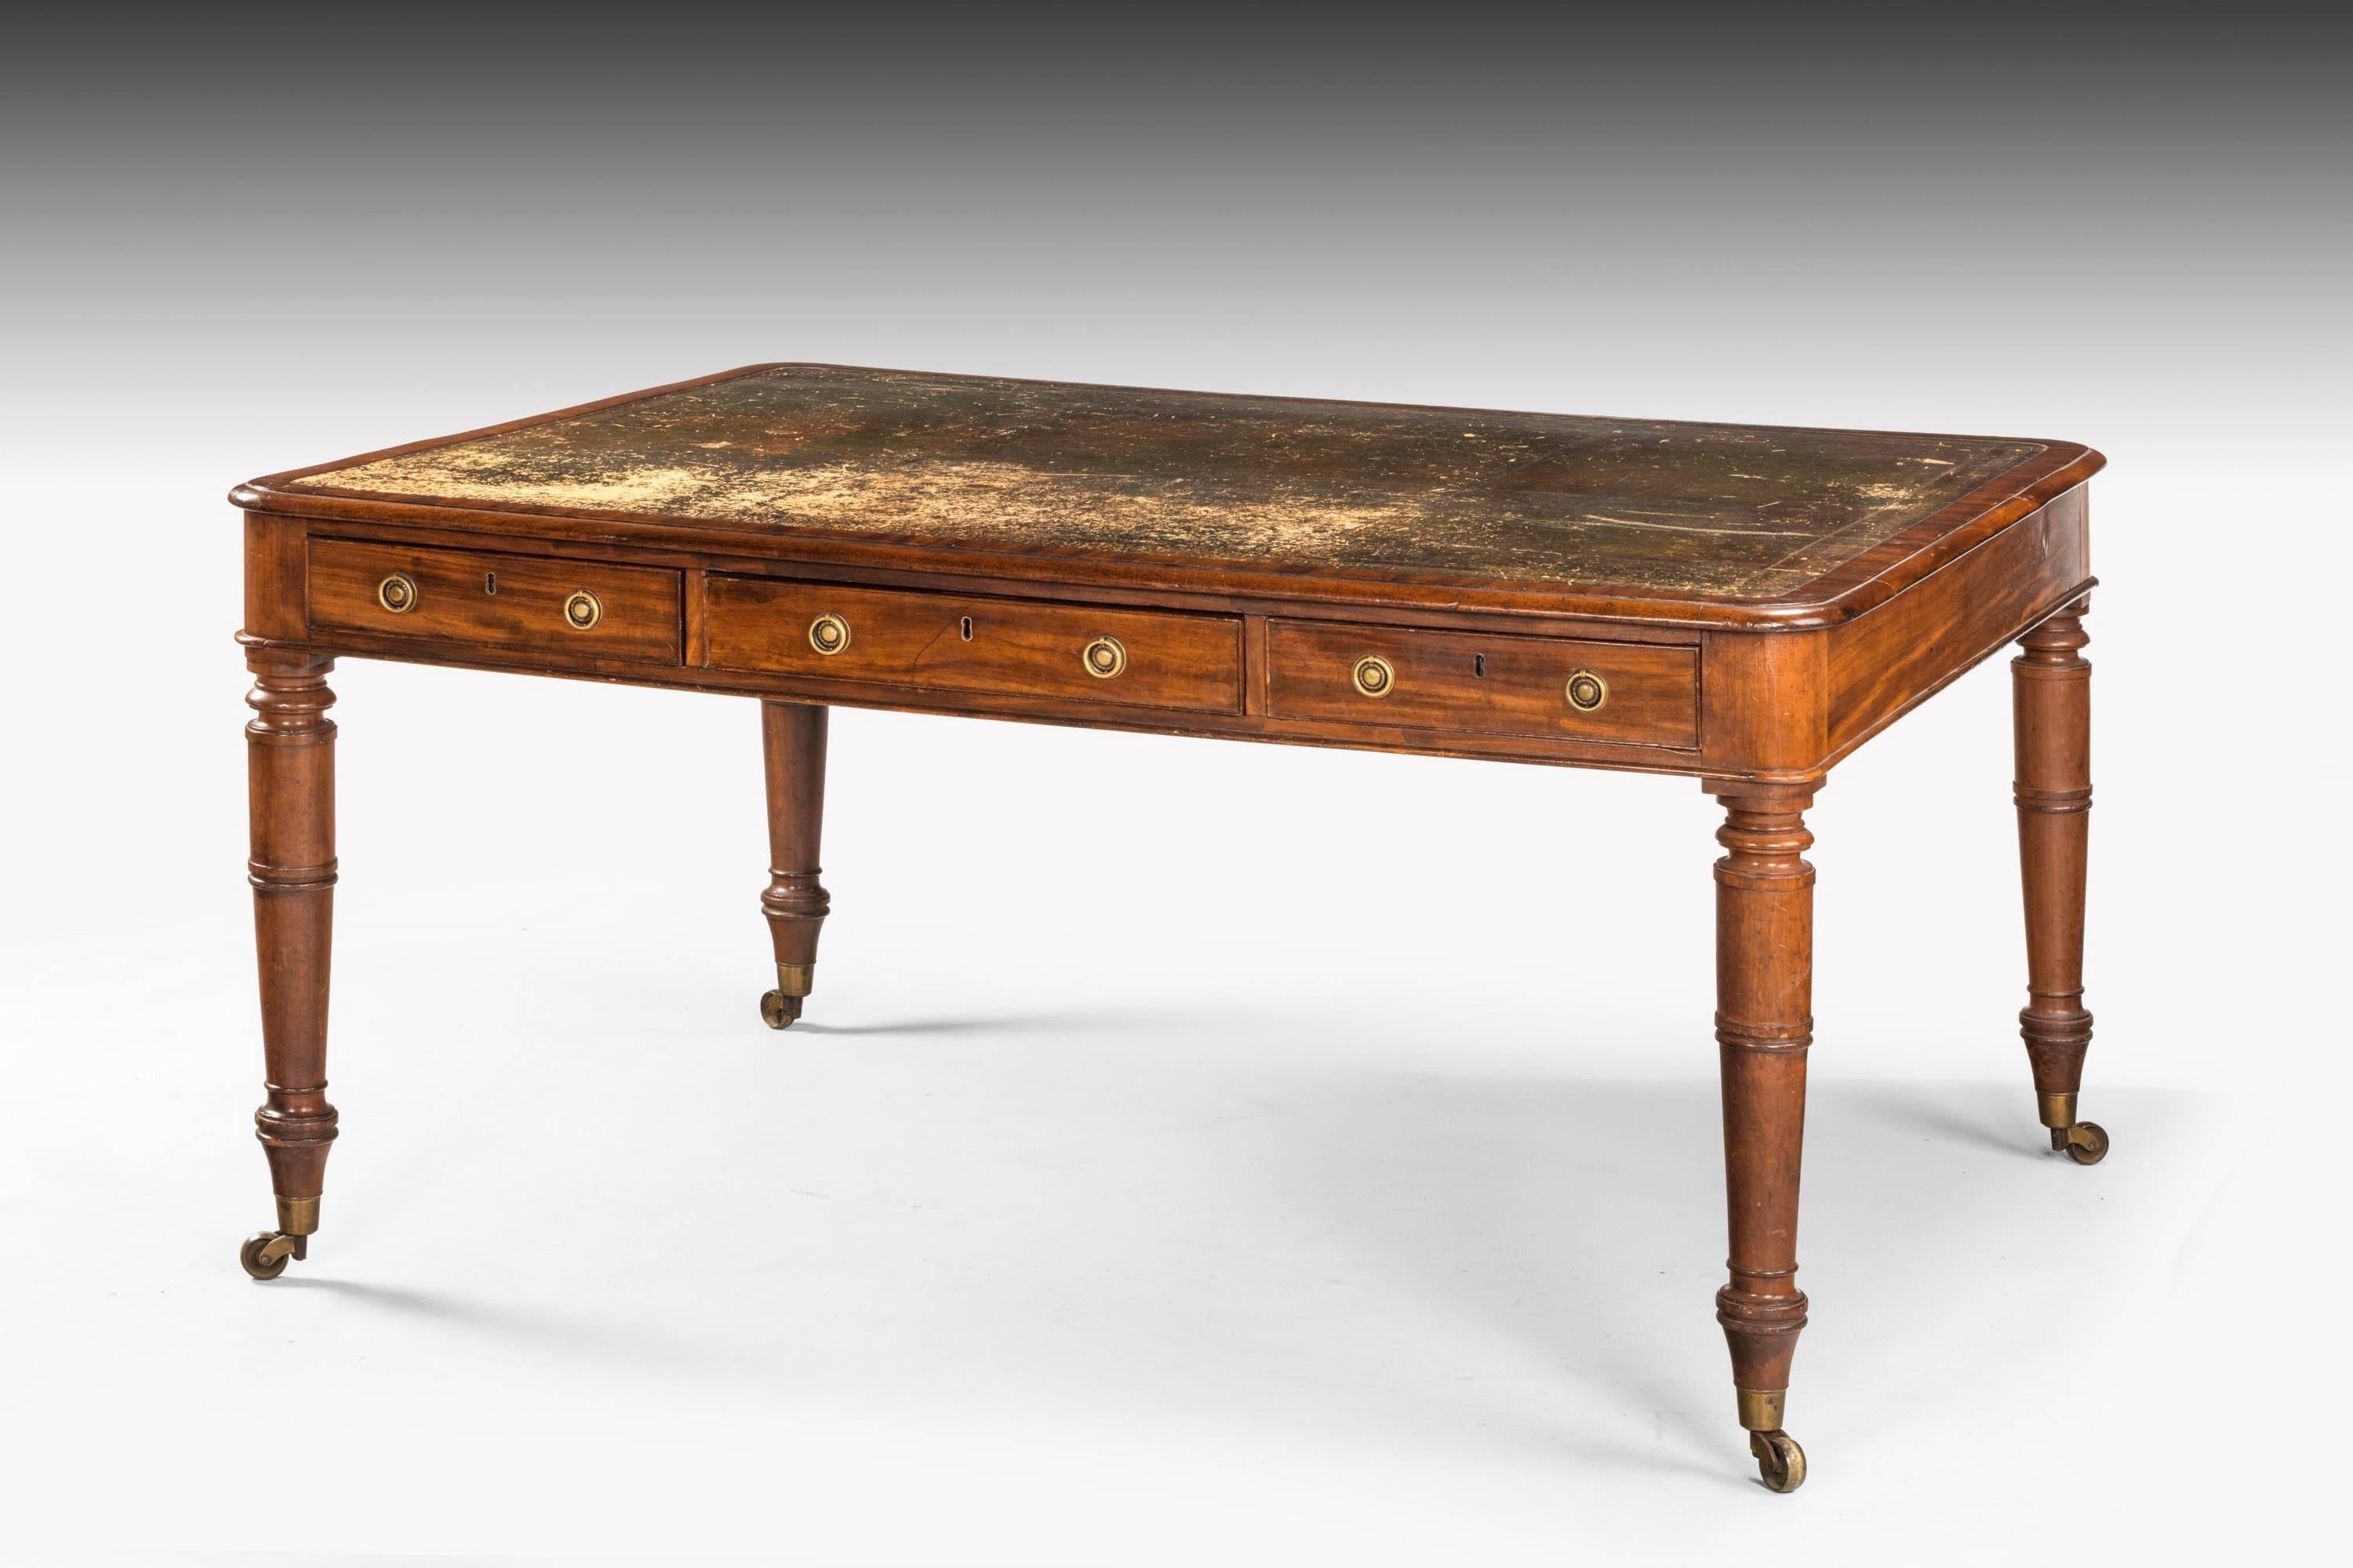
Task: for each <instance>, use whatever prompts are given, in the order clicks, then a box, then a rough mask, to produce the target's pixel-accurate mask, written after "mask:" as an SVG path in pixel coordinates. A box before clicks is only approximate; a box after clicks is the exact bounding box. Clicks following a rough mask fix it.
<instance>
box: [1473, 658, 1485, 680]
mask: <svg viewBox="0 0 2353 1568" xmlns="http://www.w3.org/2000/svg"><path fill="white" fill-rule="evenodd" d="M1471 673H1472V674H1473V675H1476V676H1478V677H1479V678H1480V679H1481V680H1482V681H1483V680H1485V679H1486V678H1487V656H1486V655H1485V654H1484V653H1473V654H1472V655H1471Z"/></svg>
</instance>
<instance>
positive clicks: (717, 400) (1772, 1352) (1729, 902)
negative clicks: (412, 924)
mask: <svg viewBox="0 0 2353 1568" xmlns="http://www.w3.org/2000/svg"><path fill="white" fill-rule="evenodd" d="M2102 461H2103V460H2102V459H2101V457H2100V455H2099V454H2098V453H2096V452H2094V451H2092V450H2088V449H2087V448H2084V447H2082V446H2078V445H2074V444H2073V443H2070V442H2064V441H2046V440H1993V439H1985V438H1978V437H1960V436H1928V435H1896V434H1887V433H1881V432H1873V431H1857V430H1815V429H1781V428H1774V427H1756V426H1732V425H1708V424H1687V423H1671V422H1661V421H1655V420H1643V419H1609V418H1564V417H1560V416H1556V415H1546V414H1515V413H1498V412H1493V411H1488V410H1472V409H1461V408H1412V407H1394V406H1387V405H1374V404H1363V403H1340V402H1320V401H1307V400H1301V399H1293V398H1276V397H1217V396H1208V395H1204V394H1199V393H1190V392H1164V391H1143V390H1135V389H1131V388H1122V387H1086V386H1065V385H1058V384H1053V383H1047V382H1037V381H1014V380H1004V379H997V378H987V377H974V376H932V375H918V374H911V373H907V372H901V371H883V370H857V369H844V368H839V367H836V366H821V365H797V364H795V365H764V366H753V367H751V368H748V369H744V370H737V371H731V372H728V373H726V374H723V375H720V376H710V377H707V378H705V379H702V380H699V381H690V382H682V383H680V384H678V385H675V386H670V387H658V388H655V389H653V390H651V391H648V392H640V393H636V394H633V395H631V396H628V397H616V398H613V399H610V400H608V401H606V402H600V403H591V404H586V405H584V406H582V407H579V408H570V409H565V410H564V411H562V412H559V413H555V414H550V415H544V416H542V417H540V418H532V419H523V420H520V421H517V422H515V423H513V424H509V425H500V426H495V427H492V428H491V429H483V430H476V431H473V432H470V433H469V434H465V435H460V436H453V437H448V438H446V439H443V440H429V441H421V442H417V443H416V444H413V445H409V446H404V447H395V448H392V449H389V450H384V451H379V452H374V453H370V454H368V455H365V456H363V457H356V458H351V459H347V460H345V461H341V462H334V463H326V464H322V465H320V466H318V467H315V468H306V469H300V470H296V471H291V472H288V473H281V474H276V475H273V476H271V477H269V478H267V479H260V480H256V481H253V482H250V483H248V484H243V485H239V486H238V487H237V489H236V490H235V491H234V492H232V493H231V500H232V501H233V502H234V503H235V504H236V505H237V506H238V507H239V508H241V509H242V511H243V513H244V517H245V630H243V632H242V633H241V634H240V636H239V641H241V642H243V644H244V645H245V649H246V657H247V662H248V665H249V666H250V668H251V671H252V673H253V677H254V684H253V689H252V692H251V694H249V695H248V698H247V701H248V703H249V704H250V705H251V706H252V708H253V710H254V717H253V719H252V721H251V722H250V723H249V724H248V726H247V735H248V739H249V741H250V746H249V759H250V771H251V794H252V843H253V855H252V861H251V880H252V884H253V890H254V926H255V935H256V939H257V946H258V949H259V962H260V974H261V1016H262V1036H263V1049H264V1052H265V1054H266V1058H267V1065H268V1096H269V1097H268V1101H267V1103H265V1104H264V1105H263V1106H262V1107H261V1108H260V1109H259V1111H258V1112H257V1113H256V1117H255V1121H256V1125H257V1128H258V1131H259V1137H260V1139H261V1143H262V1146H263V1149H264V1150H265V1151H266V1153H267V1155H268V1157H269V1172H270V1179H271V1184H272V1187H273V1189H274V1191H275V1192H276V1196H277V1227H276V1228H275V1229H274V1230H270V1231H265V1232H263V1233H262V1234H259V1235H257V1236H255V1237H253V1238H252V1239H251V1240H249V1241H248V1242H247V1243H246V1244H245V1245H244V1248H243V1250H242V1255H241V1256H242V1261H243V1263H244V1266H245V1267H246V1269H247V1271H248V1273H250V1274H251V1275H253V1276H254V1277H257V1278H261V1279H269V1278H274V1277H277V1276H278V1275H280V1274H281V1273H282V1272H284V1270H285V1268H286V1266H287V1264H288V1261H289V1260H290V1259H292V1258H301V1257H304V1256H306V1255H307V1252H308V1247H309V1243H310V1240H311V1236H312V1235H313V1234H315V1233H316V1232H317V1229H318V1224H319V1195H320V1192H321V1184H322V1175H323V1173H324V1169H325V1165H326V1158H327V1150H328V1149H329V1147H330V1146H331V1144H332V1141H333V1139H334V1138H335V1133H336V1118H335V1111H334V1109H333V1107H331V1106H330V1105H329V1104H328V1103H327V1099H326V1077H325V1065H326V1033H327V974H328V946H329V927H330V920H331V911H332V900H333V890H334V883H335V849H334V765H333V757H334V750H333V746H334V733H335V731H334V726H333V724H332V722H330V720H329V719H328V718H327V716H326V715H327V709H328V707H329V705H331V704H332V702H333V701H334V696H333V694H332V692H330V691H329V690H328V687H327V676H328V673H329V672H330V671H331V670H332V668H333V663H334V661H335V660H336V659H338V658H348V657H359V658H370V659H397V660H406V661H412V662H422V663H430V664H448V665H459V666H464V667H466V668H470V669H478V670H488V671H504V672H508V673H521V674H536V675H565V676H573V677H579V678H585V679H590V680H602V681H618V682H627V683H632V684H638V685H649V686H670V687H676V688H679V689H681V690H690V691H702V692H730V693H736V694H742V695H744V696H748V697H756V698H758V699H759V701H760V712H761V726H762V737H763V742H764V750H765V761H766V768H767V791H768V817H769V822H768V833H769V859H770V866H769V873H768V882H767V886H766V889H765V892H763V893H762V895H761V899H760V903H761V907H762V910H763V912H764V913H765V916H766V918H767V924H768V929H769V933H770V936H771V938H772V939H773V943H774V947H775V953H776V986H775V989H773V990H771V991H768V992H767V993H766V995H765V997H764V998H763V999H762V1004H761V1012H762V1014H763V1016H764V1017H765V1020H766V1022H768V1023H769V1024H770V1025H771V1026H773V1027H776V1028H779V1029H781V1028H785V1027H786V1026H788V1025H789V1024H791V1023H792V1022H793V1021H794V1020H795V1019H796V1018H797V1017H798V1016H799V1015H800V1012H801V1009H802V1007H803V1005H804V1002H805V999H806V998H807V996H808V995H809V994H810V990H811V982H812V980H813V977H814V974H815V964H816V959H817V949H818V930H819V928H820V927H822V926H823V924H824V922H825V917H826V914H827V910H828V897H827V893H826V889H825V887H824V886H823V885H822V884H821V883H820V882H819V880H818V832H819V828H820V826H821V822H822V818H823V809H824V790H825V752H826V718H827V714H828V710H829V709H830V708H831V707H832V706H833V705H851V706H860V707H876V708H893V709H902V710H907V711H912V712H918V713H934V714H963V715H974V716H978V717H989V718H1005V719H1028V720H1033V721H1039V722H1043V723H1049V724H1062V725H1075V726H1082V727H1093V728H1104V729H1125V730H1147V731H1154V732H1158V733H1164V734H1170V735H1187V736H1223V737H1226V738H1229V739H1239V740H1261V741H1286V742H1293V743H1297V744H1302V745H1310V746H1335V747H1355V748H1357V749H1361V750H1368V751H1404V752H1424V753H1436V754H1440V755H1445V756H1451V757H1462V758H1489V759H1493V760H1496V761H1511V762H1543V763H1554V764H1560V765H1565V766H1568V767H1574V768H1625V769H1630V770H1634V771H1638V772H1645V773H1662V774H1677V775H1683V776H1685V777H1690V778H1695V779H1698V780H1699V781H1700V785H1701V788H1702V789H1705V790H1706V791H1707V792H1708V793H1709V794H1711V795H1713V796H1715V798H1716V799H1717V800H1719V801H1720V802H1721V803H1722V806H1723V809H1724V824H1723V826H1722V827H1721V828H1720V829H1719V830H1718V831H1717V832H1716V835H1715V837H1716V840H1717V842H1719V843H1720V844H1721V845H1722V846H1723V850H1724V853H1723V855H1722V857H1721V858H1720V859H1718V860H1717V861H1716V862H1715V899H1716V906H1715V907H1716V950H1715V993H1716V1005H1715V1040H1716V1044H1717V1048H1718V1060H1719V1066H1720V1069H1721V1073H1722V1080H1723V1099H1724V1149H1725V1188H1726V1197H1727V1200H1728V1207H1729V1214H1730V1225H1729V1229H1730V1236H1731V1245H1730V1256H1729V1259H1728V1261H1727V1264H1726V1268H1727V1271H1728V1275H1729V1277H1728V1279H1727V1281H1726V1283H1725V1286H1724V1287H1723V1288H1722V1289H1721V1290H1719V1291H1718V1292H1717V1293H1716V1298H1715V1305H1716V1318H1717V1320H1718V1321H1719V1322H1720V1323H1721V1324H1722V1325H1723V1328H1724V1331H1725V1339H1726V1340H1728V1341H1729V1343H1730V1346H1731V1351H1732V1368H1733V1384H1734V1388H1735V1390H1736V1409H1737V1413H1738V1416H1739V1421H1740V1425H1741V1426H1742V1427H1743V1428H1745V1429H1746V1432H1747V1434H1748V1438H1749V1446H1750V1450H1751V1452H1752V1454H1753V1455H1754V1456H1755V1457H1756V1459H1757V1466H1758V1469H1759V1473H1760V1475H1761V1477H1762V1478H1763V1480H1764V1483H1765V1484H1766V1486H1767V1487H1769V1488H1770V1489H1773V1490H1775V1491H1788V1490H1791V1489H1795V1488H1796V1487H1797V1486H1798V1485H1799V1483H1800V1482H1801V1481H1802V1480H1803V1479H1804V1478H1805V1455H1804V1453H1803V1452H1802V1450H1800V1449H1799V1446H1798V1445H1797V1444H1796V1443H1795V1442H1794V1441H1792V1440H1791V1439H1790V1437H1789V1436H1788V1434H1787V1432H1785V1431H1784V1430H1783V1419H1782V1409H1783V1403H1784V1397H1785V1394H1786V1392H1787V1390H1788V1381H1789V1365H1790V1361H1791V1358H1792V1355H1793V1353H1794V1352H1795V1351H1796V1349H1797V1344H1798V1336H1799V1330H1802V1329H1803V1328H1804V1327H1805V1325H1806V1298H1805V1295H1804V1293H1803V1292H1801V1291H1800V1290H1799V1288H1798V1283H1797V1272H1798V1260H1797V1251H1796V1247H1797V1226H1798V1177H1799V1152H1800V1145H1801V1142H1802V1127H1803V1122H1804V1116H1805V1088H1806V1053H1807V1047H1808V1044H1810V1040H1811V1035H1812V1020H1811V1016H1810V1001H1811V996H1810V992H1811V983H1812V941H1813V884H1814V873H1813V868H1812V867H1811V866H1810V865H1809V864H1808V863H1807V862H1806V861H1805V860H1804V859H1803V858H1802V856H1803V853H1804V851H1805V849H1806V847H1807V846H1808V845H1809V844H1810V843H1811V842H1812V837H1811V835H1810V833H1809V832H1807V830H1806V820H1805V813H1806V811H1807V810H1808V808H1809V807H1810V805H1811V803H1812V800H1813V797H1814V793H1815V791H1816V790H1818V789H1820V788H1821V787H1822V783H1823V780H1824V779H1825V778H1826V777H1827V775H1828V774H1829V772H1830V769H1831V766H1832V765H1833V764H1835V763H1836V762H1838V761H1839V759H1840V758H1843V757H1845V756H1846V755H1847V754H1848V753H1849V752H1852V750H1854V748H1855V747H1858V746H1861V745H1862V743H1863V742H1864V741H1866V740H1868V739H1870V738H1871V737H1872V736H1873V735H1876V734H1877V733H1878V732H1879V731H1881V730H1882V729H1883V728H1885V727H1886V726H1889V725H1891V724H1893V723H1894V722H1895V720H1897V719H1898V718H1900V717H1902V716H1903V715H1905V714H1907V713H1909V712H1911V710H1912V709H1913V708H1915V706H1917V705H1919V704H1920V703H1922V702H1923V701H1924V700H1926V698H1927V697H1928V696H1929V695H1930V694H1933V693H1935V692H1936V691H1937V690H1938V689H1939V688H1940V687H1942V686H1944V685H1945V684H1946V683H1948V682H1950V681H1952V680H1953V679H1954V678H1955V677H1957V676H1958V675H1959V674H1960V673H1962V672H1964V671H1966V670H1968V668H1969V667H1970V666H1972V665H1974V664H1976V663H1977V662H1979V661H1980V660H1982V659H1985V658H1986V657H1988V656H1989V654H1991V653H1993V652H1996V651H1998V650H1999V649H2000V648H2001V646H2002V645H2003V644H2004V643H2006V642H2009V641H2013V640H2015V641H2018V642H2019V643H2020V644H2021V648H2022V650H2023V651H2022V652H2021V653H2020V654H2019V656H2018V657H2016V658H2015V659H2014V660H2012V662H2011V666H2010V668H2011V671H2012V673H2013V676H2014V681H2013V694H2014V701H2015V716H2016V737H2015V738H2016V747H2017V783H2016V791H2015V803H2016V806H2017V810H2018V823H2019V842H2020V850H2021V855H2020V860H2021V871H2022V874H2023V882H2024V892H2025V911H2026V938H2027V940H2026V946H2027V972H2028V982H2027V989H2028V1005H2027V1007H2026V1009H2025V1011H2024V1012H2021V1015H2020V1019H2021V1033H2023V1034H2024V1036H2025V1041H2026V1048H2027V1055H2028V1058H2029V1062H2030V1065H2031V1068H2032V1074H2033V1080H2034V1088H2035V1093H2036V1099H2037V1103H2038V1107H2039V1112H2040V1118H2041V1121H2042V1126H2043V1127H2044V1128H2048V1129H2049V1132H2050V1139H2051V1147H2052V1150H2054V1151H2057V1152H2059V1153H2063V1154H2064V1155H2066V1156H2068V1157H2070V1158H2071V1159H2073V1160H2074V1161H2075V1162H2076V1163H2078V1164H2085V1165H2088V1164H2091V1163H2094V1161H2096V1160H2099V1159H2100V1158H2101V1156H2102V1155H2103V1154H2105V1151H2106V1150H2107V1136H2106V1134H2105V1133H2104V1132H2102V1131H2101V1130H2100V1128H2098V1127H2097V1126H2095V1125H2094V1124H2093V1123H2090V1122H2087V1121H2084V1120H2082V1119H2080V1118H2079V1117H2078V1116H2077V1113H2076V1097H2077V1091H2078V1086H2079V1079H2080V1076H2081V1073H2082V1067H2083V1061H2084V1048H2085V1046H2086V1045H2087V1044H2089V1043H2090V1040H2091V1023H2092V1021H2091V1015H2090V1014H2089V1013H2088V1012H2085V1011H2084V1006H2083V1000H2084V997H2083V982H2082V954H2083V908H2084V846H2085V840H2086V833H2087V828H2088V817H2087V814H2086V813H2087V812H2088V810H2089V808H2090V805H2091V793H2092V792H2091V785H2090V778H2089V771H2088V763H2087V750H2088V736H2089V730H2090V685H2089V676H2090V665H2089V664H2088V663H2087V662H2085V660H2084V657H2083V653H2082V650H2083V648H2084V642H2085V638H2084V630H2083V616H2084V608H2085V602H2086V600H2085V596H2086V594H2087V592H2088V591H2089V589H2090V588H2091V587H2092V577H2091V576H2090V566H2089V551H2088V540H2087V533H2086V510H2085V492H2084V483H2085V481H2087V480H2088V479H2089V478H2090V477H2091V476H2092V474H2094V472H2096V471H2098V470H2099V468H2100V467H2101V465H2102ZM1530 831H1531V832H1535V831H1541V829H1540V828H1539V827H1538V825H1536V824H1530ZM1532 1240H1533V1238H1532Z"/></svg>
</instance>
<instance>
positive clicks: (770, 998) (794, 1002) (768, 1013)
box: [760, 991, 801, 1029]
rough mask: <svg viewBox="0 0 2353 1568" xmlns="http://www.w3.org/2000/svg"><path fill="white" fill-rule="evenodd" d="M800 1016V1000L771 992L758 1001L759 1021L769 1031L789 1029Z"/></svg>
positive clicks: (780, 992)
mask: <svg viewBox="0 0 2353 1568" xmlns="http://www.w3.org/2000/svg"><path fill="white" fill-rule="evenodd" d="M800 1015H801V999H800V998H799V997H797V996H786V994H785V993H784V992H783V991H770V992H768V994H767V995H765V996H764V997H762V998H761V999H760V1021H761V1022H764V1023H765V1024H766V1025H767V1026H768V1027H769V1028H771V1029H790V1028H791V1027H792V1026H793V1020H794V1019H796V1018H798V1017H799V1016H800Z"/></svg>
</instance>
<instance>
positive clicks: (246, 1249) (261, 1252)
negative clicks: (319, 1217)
mask: <svg viewBox="0 0 2353 1568" xmlns="http://www.w3.org/2000/svg"><path fill="white" fill-rule="evenodd" d="M309 1241H310V1238H309V1237H308V1236H290V1235H288V1234H286V1233H285V1232H284V1231H263V1232H262V1233H261V1234H259V1235H255V1236H248V1237H247V1238H246V1241H245V1245H243V1246H240V1247H238V1248H237V1262H239V1263H241V1264H243V1265H244V1266H245V1271H246V1273H248V1274H249V1275H251V1276H253V1277H254V1278H256V1279H275V1278H277V1277H279V1276H280V1275H281V1274H283V1273H285V1272H286V1264H287V1260H288V1259H290V1258H297V1257H301V1256H302V1255H304V1254H305V1253H307V1252H308V1251H309V1250H310V1248H309V1246H308V1245H307V1244H308V1243H309Z"/></svg>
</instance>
